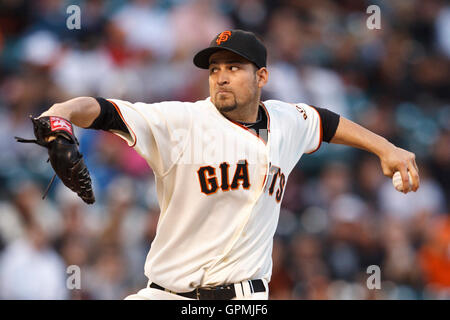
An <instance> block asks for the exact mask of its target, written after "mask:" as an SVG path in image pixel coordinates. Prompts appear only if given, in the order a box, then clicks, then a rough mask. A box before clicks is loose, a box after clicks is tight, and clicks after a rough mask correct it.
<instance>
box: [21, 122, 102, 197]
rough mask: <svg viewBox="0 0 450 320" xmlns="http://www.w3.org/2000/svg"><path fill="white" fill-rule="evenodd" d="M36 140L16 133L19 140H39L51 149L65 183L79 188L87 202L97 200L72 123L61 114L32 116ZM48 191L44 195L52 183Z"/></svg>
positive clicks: (58, 173)
mask: <svg viewBox="0 0 450 320" xmlns="http://www.w3.org/2000/svg"><path fill="white" fill-rule="evenodd" d="M30 118H31V121H32V122H33V127H34V135H35V136H36V140H28V139H23V138H19V137H15V138H16V140H17V141H18V142H25V143H30V142H31V143H36V144H38V145H40V146H43V147H45V148H47V149H48V157H49V161H50V163H51V165H52V167H53V169H54V170H55V175H57V176H58V177H59V178H60V179H61V181H62V182H63V183H64V185H65V186H66V187H68V188H69V189H70V190H72V191H74V192H76V193H77V194H78V196H79V197H80V198H81V199H83V201H84V202H86V203H88V204H92V203H94V202H95V197H94V192H93V190H92V182H91V177H90V175H89V171H88V169H87V167H86V165H85V164H84V161H83V155H82V154H81V153H80V152H79V150H78V145H79V143H78V140H77V138H76V137H75V135H74V133H73V126H72V123H71V122H70V121H68V120H66V119H64V118H61V117H53V116H50V117H41V118H33V117H30ZM54 178H55V176H53V178H52V180H51V181H50V184H49V185H48V187H47V190H46V191H45V194H44V196H43V198H45V196H46V194H47V192H48V190H49V188H50V185H51V184H52V182H53V180H54Z"/></svg>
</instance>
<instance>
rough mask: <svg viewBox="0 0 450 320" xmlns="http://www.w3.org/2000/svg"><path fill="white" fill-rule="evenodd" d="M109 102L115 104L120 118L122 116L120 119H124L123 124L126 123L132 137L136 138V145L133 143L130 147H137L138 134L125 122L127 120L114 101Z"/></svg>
mask: <svg viewBox="0 0 450 320" xmlns="http://www.w3.org/2000/svg"><path fill="white" fill-rule="evenodd" d="M106 100H108V99H106ZM108 101H109V102H111V103H112V104H113V106H114V108H116V110H117V113H119V116H120V118H121V119H122V121H123V123H125V125H126V126H127V128H128V129H130V130H131V133H132V135H133V136H134V143H133V145H132V146H130V147H132V148H133V147H134V146H135V145H136V142H137V136H136V134H135V133H134V131H133V129H132V128H131V127H130V126H129V125H128V123H127V122H126V121H125V118H124V117H123V116H122V112H120V108H119V107H118V106H117V105H116V104H115V103H114V102H113V101H111V100H108Z"/></svg>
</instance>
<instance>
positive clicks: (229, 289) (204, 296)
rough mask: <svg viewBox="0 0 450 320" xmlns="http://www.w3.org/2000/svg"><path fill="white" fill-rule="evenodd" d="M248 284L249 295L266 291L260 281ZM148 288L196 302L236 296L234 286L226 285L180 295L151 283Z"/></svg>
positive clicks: (199, 289)
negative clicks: (195, 300)
mask: <svg viewBox="0 0 450 320" xmlns="http://www.w3.org/2000/svg"><path fill="white" fill-rule="evenodd" d="M243 282H245V281H242V283H243ZM248 282H249V285H250V291H251V293H254V292H264V291H266V287H265V286H264V283H263V281H262V280H261V279H258V280H250V281H248ZM150 288H153V289H159V290H163V291H166V292H170V293H173V294H177V295H179V296H183V297H186V298H191V299H197V300H231V299H233V298H235V297H236V296H237V295H236V291H235V288H234V284H228V285H224V286H217V287H211V288H209V287H204V288H197V289H195V290H192V291H190V292H181V293H176V292H172V291H170V290H168V289H166V288H164V287H161V286H160V285H157V284H156V283H151V284H150ZM241 288H242V284H241ZM242 295H244V292H242Z"/></svg>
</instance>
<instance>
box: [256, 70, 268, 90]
mask: <svg viewBox="0 0 450 320" xmlns="http://www.w3.org/2000/svg"><path fill="white" fill-rule="evenodd" d="M268 80H269V71H268V70H267V68H266V67H262V68H260V69H258V70H257V71H256V81H257V82H258V88H262V87H264V86H265V85H266V84H267V81H268Z"/></svg>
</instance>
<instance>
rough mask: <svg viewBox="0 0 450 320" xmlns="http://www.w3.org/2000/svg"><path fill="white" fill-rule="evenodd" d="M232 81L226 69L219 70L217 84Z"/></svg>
mask: <svg viewBox="0 0 450 320" xmlns="http://www.w3.org/2000/svg"><path fill="white" fill-rule="evenodd" d="M229 83H230V78H229V77H228V74H227V72H226V71H224V70H219V71H218V75H217V84H219V85H221V86H223V85H226V84H229Z"/></svg>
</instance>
